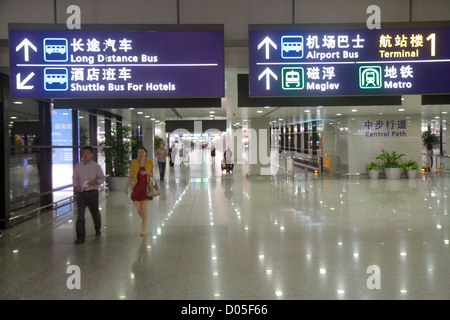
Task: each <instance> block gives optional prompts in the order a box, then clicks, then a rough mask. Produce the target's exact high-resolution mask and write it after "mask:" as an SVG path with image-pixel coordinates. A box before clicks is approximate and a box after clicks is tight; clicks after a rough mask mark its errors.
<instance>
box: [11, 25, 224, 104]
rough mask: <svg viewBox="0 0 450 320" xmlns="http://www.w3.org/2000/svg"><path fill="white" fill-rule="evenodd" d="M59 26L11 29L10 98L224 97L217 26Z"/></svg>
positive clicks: (222, 63)
mask: <svg viewBox="0 0 450 320" xmlns="http://www.w3.org/2000/svg"><path fill="white" fill-rule="evenodd" d="M60 29H61V28H58V29H57V30H52V29H51V30H29V29H25V28H22V27H21V28H13V27H10V30H9V43H10V71H11V96H12V97H22V98H23V97H30V98H122V97H123V98H134V97H139V98H171V97H174V98H184V97H191V98H192V97H195V98H203V97H208V98H211V97H214V98H216V97H223V96H224V62H223V61H224V47H223V41H224V39H223V26H213V27H210V28H206V27H204V30H202V29H201V28H200V27H196V28H194V30H178V29H180V28H178V29H177V28H176V27H173V28H169V29H170V30H168V31H165V30H161V31H159V30H153V31H134V30H133V31H124V30H120V31H117V30H116V29H114V30H111V31H105V30H104V29H105V28H103V29H100V30H97V29H94V30H88V29H83V30H67V29H61V30H60ZM172 29H173V30H172Z"/></svg>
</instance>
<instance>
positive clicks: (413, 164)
mask: <svg viewBox="0 0 450 320" xmlns="http://www.w3.org/2000/svg"><path fill="white" fill-rule="evenodd" d="M418 169H419V165H418V164H417V162H416V161H414V160H409V161H408V162H407V163H405V170H406V171H408V170H418Z"/></svg>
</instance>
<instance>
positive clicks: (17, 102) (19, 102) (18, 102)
mask: <svg viewBox="0 0 450 320" xmlns="http://www.w3.org/2000/svg"><path fill="white" fill-rule="evenodd" d="M14 103H15V104H23V102H22V101H14Z"/></svg>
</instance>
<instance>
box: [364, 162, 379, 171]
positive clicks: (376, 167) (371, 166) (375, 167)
mask: <svg viewBox="0 0 450 320" xmlns="http://www.w3.org/2000/svg"><path fill="white" fill-rule="evenodd" d="M366 169H367V170H380V165H379V164H377V163H375V162H371V163H369V164H368V165H367V167H366Z"/></svg>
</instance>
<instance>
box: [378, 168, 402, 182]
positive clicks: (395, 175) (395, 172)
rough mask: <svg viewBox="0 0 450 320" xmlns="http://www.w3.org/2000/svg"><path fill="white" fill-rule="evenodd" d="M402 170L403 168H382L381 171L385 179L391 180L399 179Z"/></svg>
mask: <svg viewBox="0 0 450 320" xmlns="http://www.w3.org/2000/svg"><path fill="white" fill-rule="evenodd" d="M402 169H403V168H383V171H384V175H385V177H386V179H388V180H393V179H400V176H401V175H402Z"/></svg>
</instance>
